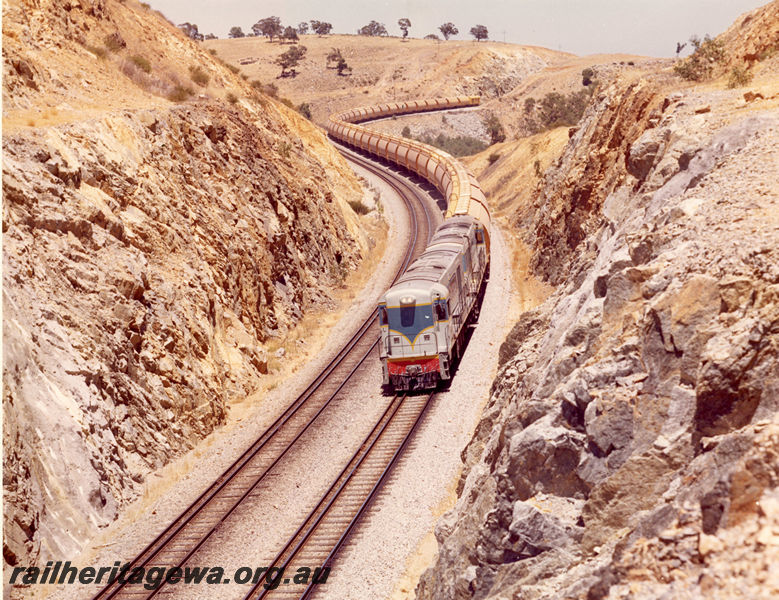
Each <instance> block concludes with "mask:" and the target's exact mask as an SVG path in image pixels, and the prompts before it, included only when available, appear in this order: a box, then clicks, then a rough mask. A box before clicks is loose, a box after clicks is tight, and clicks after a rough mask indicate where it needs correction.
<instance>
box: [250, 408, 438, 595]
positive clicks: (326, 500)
mask: <svg viewBox="0 0 779 600" xmlns="http://www.w3.org/2000/svg"><path fill="white" fill-rule="evenodd" d="M434 396H435V394H434V393H429V394H427V397H426V399H425V400H424V401H422V402H421V405H415V406H411V407H410V408H409V409H408V411H407V412H410V413H411V415H410V417H411V424H410V425H409V426H407V427H405V426H404V425H403V423H402V422H401V423H400V424H399V425H398V419H401V418H403V417H405V418H406V419H408V418H409V414H407V413H404V412H401V408H403V407H404V405H405V403H406V402H407V401H408V400H409V396H408V395H407V394H403V395H396V396H394V397H393V399H392V401H391V402H390V403H389V404H388V405H387V408H386V410H385V411H384V413H383V414H382V416H381V418H380V419H379V420H378V421H377V422H376V425H375V426H374V428H373V429H372V430H371V432H370V433H369V434H368V435H367V436H366V437H365V439H364V440H363V443H362V444H361V445H360V447H359V448H358V449H357V450H356V451H355V453H354V454H353V455H352V457H351V458H350V459H349V462H348V463H347V464H346V466H345V467H344V468H343V470H342V471H341V472H340V474H339V475H338V477H336V479H335V480H334V481H333V483H332V485H331V486H330V488H329V489H328V490H327V491H326V492H325V493H324V494H323V495H322V497H321V499H320V500H319V502H318V503H317V505H316V506H315V507H314V509H312V510H311V512H310V513H309V514H308V516H307V517H306V519H305V521H304V522H303V524H302V525H300V527H298V529H297V530H296V531H295V533H294V534H293V535H292V536H291V537H290V538H289V540H288V541H287V543H286V544H285V546H284V548H282V549H281V550H280V551H279V552H278V554H277V555H276V557H275V558H274V559H273V561H272V563H271V564H270V566H269V569H271V568H273V567H276V568H277V569H281V570H282V572H283V571H284V570H286V569H287V568H288V567H289V565H290V564H291V563H292V562H293V560H294V559H295V558H296V557H298V556H299V555H300V553H301V551H302V550H303V549H305V548H306V546H307V545H308V544H313V543H315V542H316V537H315V536H316V534H317V533H319V532H320V530H321V528H323V524H325V523H326V521H325V520H326V519H328V518H329V519H331V520H337V519H338V517H339V516H340V517H343V516H345V517H346V519H348V521H349V522H348V524H347V526H346V527H345V528H339V530H340V531H339V532H338V533H337V534H336V535H338V538H337V541H336V542H335V544H331V545H329V546H328V548H327V549H326V550H323V551H316V550H314V554H320V555H324V556H325V558H324V559H323V560H321V562H320V563H318V564H319V565H320V568H324V567H326V566H328V565H329V563H330V562H331V561H332V559H333V557H334V556H335V554H336V553H337V552H338V550H339V549H340V548H341V547H342V546H343V544H344V543H345V541H346V539H347V538H348V536H349V534H350V533H351V532H352V530H353V529H354V527H355V526H356V524H357V522H358V521H359V519H360V518H361V517H362V515H363V514H364V513H365V511H366V510H367V509H368V507H369V506H370V504H371V502H372V501H373V499H374V498H375V496H376V494H377V493H378V490H379V489H380V488H381V486H382V485H383V483H384V482H385V481H386V479H387V477H388V476H389V474H390V472H391V471H392V469H393V467H394V466H395V464H396V463H397V461H398V459H399V457H400V455H401V454H402V452H403V450H404V449H405V448H406V446H407V445H408V442H409V440H410V439H411V437H412V435H413V433H414V431H415V430H416V428H417V426H418V424H419V422H420V421H421V420H422V417H423V415H424V414H425V412H426V410H427V408H428V406H429V405H430V403H431V401H432V399H433V398H434ZM412 398H414V399H417V398H415V397H412ZM391 426H395V427H400V428H403V429H402V430H401V435H402V440H401V442H400V444H397V443H393V441H392V440H391V439H390V441H389V442H386V439H385V438H386V435H385V434H386V433H387V432H388V431H390V427H391ZM380 442H385V443H388V444H389V445H390V449H393V448H394V451H393V452H392V455H391V457H390V458H389V460H388V461H386V462H385V463H384V465H383V466H382V467H381V470H380V471H379V472H378V473H376V474H375V476H374V477H373V479H374V481H373V484H372V486H371V489H370V491H369V492H368V494H367V496H366V495H364V494H361V493H360V492H359V491H358V492H357V493H358V494H360V495H361V496H362V500H361V502H360V504H359V506H358V507H357V509H356V510H354V509H353V505H350V504H348V503H347V502H348V499H349V497H348V493H349V485H350V484H351V483H353V482H354V481H357V482H358V483H357V484H355V485H356V486H357V485H359V480H358V475H363V474H364V473H365V472H366V471H367V472H368V477H370V476H371V473H370V472H371V469H372V467H371V464H370V459H374V458H375V456H374V454H375V453H377V452H378V453H379V454H380V452H381V450H382V449H383V448H382V447H381V445H380ZM379 460H380V458H379ZM373 469H374V470H375V467H374V468H373ZM339 501H342V503H341V506H340V507H339V506H337V503H338V502H339ZM343 504H346V506H343ZM339 508H340V513H339ZM343 513H345V515H344V514H343ZM341 529H342V530H341ZM325 535H326V532H325ZM308 564H311V562H310V561H309V560H307V561H306V565H308ZM266 583H267V582H264V581H263V580H262V579H260V580H259V581H258V582H257V583H256V584H254V585H253V586H252V588H251V589H250V590H249V591H248V592H247V593H246V594H245V595H244V600H249V599H252V600H264V599H265V598H267V597H268V596H269V595H272V594H273V593H288V592H289V591H290V590H289V588H276V589H275V590H274V589H271V588H270V587H268V586H267V585H266ZM315 585H316V584H315V583H313V582H311V583H309V584H308V586H307V587H306V588H304V590H303V591H302V595H301V596H300V598H306V597H308V596H309V595H310V594H311V593H312V591H313V590H314V589H315Z"/></svg>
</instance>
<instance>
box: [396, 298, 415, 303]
mask: <svg viewBox="0 0 779 600" xmlns="http://www.w3.org/2000/svg"><path fill="white" fill-rule="evenodd" d="M415 302H416V298H414V296H403V297H402V298H401V299H400V303H401V304H414V303H415Z"/></svg>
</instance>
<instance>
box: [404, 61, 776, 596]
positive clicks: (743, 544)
mask: <svg viewBox="0 0 779 600" xmlns="http://www.w3.org/2000/svg"><path fill="white" fill-rule="evenodd" d="M764 72H766V73H768V75H766V77H764V78H762V79H760V80H757V79H756V85H757V86H758V89H760V90H763V96H765V99H764V100H758V101H755V102H753V103H745V102H744V100H743V99H742V92H743V91H744V90H738V91H726V90H722V89H715V88H712V87H709V88H696V89H690V88H688V89H685V90H684V91H683V92H674V91H673V90H672V89H669V87H668V82H667V80H665V79H663V78H662V77H655V78H652V79H651V80H644V81H619V82H615V83H614V84H612V85H611V86H610V87H608V88H606V89H604V90H603V92H602V93H601V94H600V96H599V97H598V98H597V99H596V101H595V103H594V104H593V105H592V106H591V107H590V109H588V112H587V113H586V115H585V118H584V120H583V121H582V123H581V124H580V128H579V129H578V131H575V132H573V135H572V138H571V140H570V143H569V145H568V146H567V148H566V149H565V151H564V152H563V154H562V156H561V157H560V159H559V161H558V162H557V163H556V164H555V165H553V166H552V167H551V168H550V169H549V170H548V171H547V172H546V174H545V177H544V180H543V182H542V184H541V185H540V186H539V188H538V190H537V192H536V195H535V199H534V204H533V205H531V206H529V207H528V208H527V209H525V210H524V211H522V212H521V214H520V215H518V220H517V227H518V229H520V231H521V232H522V233H521V235H522V236H523V237H524V238H525V240H526V241H528V242H529V243H530V244H531V245H532V247H533V248H534V249H535V255H534V258H533V263H532V264H533V268H534V271H535V273H536V274H537V275H538V276H540V277H542V278H543V279H545V280H547V281H549V282H552V283H554V284H556V286H557V289H556V292H555V293H554V294H553V295H552V297H550V298H549V300H548V301H547V302H546V303H545V304H543V305H542V306H540V307H538V308H537V309H536V310H534V311H532V312H528V313H525V314H524V315H523V317H522V319H521V320H520V322H519V323H517V324H516V326H515V327H514V329H513V330H512V332H511V334H510V335H509V337H508V339H507V340H506V342H505V344H504V345H503V347H502V348H501V360H502V367H501V369H500V371H499V374H498V377H497V378H496V380H495V383H494V385H493V389H492V393H491V397H490V401H489V404H488V406H487V408H486V410H485V414H484V417H483V420H482V422H481V423H480V425H479V427H478V429H477V431H476V433H475V435H474V438H473V440H472V442H471V443H470V444H469V446H468V447H467V448H466V449H465V450H464V452H463V459H464V460H465V463H466V469H465V471H464V474H463V477H462V480H461V482H460V486H459V490H458V491H459V494H458V495H459V499H458V502H457V505H456V507H455V508H454V509H453V510H452V511H451V512H449V513H448V514H447V515H446V516H445V517H444V518H443V519H442V521H441V522H440V524H439V526H438V527H437V529H436V537H437V539H438V542H439V556H438V559H437V562H436V564H435V565H434V566H433V567H432V568H431V569H429V570H428V571H427V572H426V573H425V575H424V576H423V577H422V579H421V581H420V583H419V586H418V588H417V597H418V598H424V599H427V598H495V599H497V598H523V599H530V598H533V599H535V598H586V599H588V600H591V599H595V598H604V597H611V598H623V597H630V598H658V597H666V596H667V597H674V598H687V597H689V598H697V597H722V598H732V597H735V596H736V595H739V596H744V597H754V598H768V597H773V596H775V595H776V594H777V593H779V581H777V579H776V574H775V572H774V571H773V570H772V565H775V564H776V562H777V560H779V489H778V487H777V486H779V460H777V459H778V458H779V416H777V415H778V414H779V411H778V410H777V409H778V408H779V361H778V360H777V359H778V358H779V251H778V250H777V248H779V188H777V186H776V182H775V165H776V164H778V163H779V152H778V151H777V147H779V118H777V116H776V115H777V113H776V107H777V98H778V97H779V96H777V95H776V91H777V86H776V81H775V75H770V73H771V72H775V70H774V68H773V67H770V65H769V66H766V69H765V71H764ZM761 86H762V87H761ZM524 223H527V224H528V225H526V226H525V229H524V230H522V229H521V228H522V226H523V224H524Z"/></svg>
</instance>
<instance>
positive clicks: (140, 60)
mask: <svg viewBox="0 0 779 600" xmlns="http://www.w3.org/2000/svg"><path fill="white" fill-rule="evenodd" d="M130 61H131V62H132V63H133V64H134V65H135V66H136V67H138V68H139V69H140V70H141V71H143V72H144V73H151V63H150V62H149V60H148V59H147V58H145V57H143V56H141V55H140V54H135V55H133V56H131V57H130Z"/></svg>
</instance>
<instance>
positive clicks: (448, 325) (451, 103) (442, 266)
mask: <svg viewBox="0 0 779 600" xmlns="http://www.w3.org/2000/svg"><path fill="white" fill-rule="evenodd" d="M478 104H479V97H478V96H464V97H457V98H438V99H433V100H416V101H412V102H401V103H393V104H382V105H380V106H373V107H366V108H357V109H353V110H350V111H347V112H344V113H340V114H337V115H332V116H331V117H330V121H329V124H328V128H327V129H328V133H329V134H330V135H331V136H332V137H334V138H336V139H338V140H340V141H342V142H345V143H347V144H349V145H351V146H355V147H357V148H360V149H362V150H365V151H367V152H369V153H371V154H374V155H375V156H378V157H381V158H383V159H386V160H388V161H390V162H393V163H395V164H397V165H399V166H401V167H404V168H406V169H408V170H410V171H412V172H414V173H416V174H418V175H420V176H421V177H423V178H424V179H426V180H427V181H429V182H430V183H432V184H433V185H434V186H435V187H436V188H437V189H438V190H439V191H440V192H441V193H442V194H443V196H444V198H445V199H446V200H447V209H446V214H445V218H444V222H443V223H442V224H441V225H440V226H439V227H438V229H436V231H435V233H434V234H433V237H432V238H431V240H430V243H429V244H428V246H427V248H426V249H425V251H424V252H423V253H422V255H421V256H420V257H419V258H417V259H416V260H415V261H414V262H413V263H412V264H411V265H410V266H409V267H408V269H406V272H405V273H404V274H403V275H402V276H401V277H400V278H399V279H398V281H397V282H396V283H395V284H394V285H393V286H392V287H391V288H390V289H389V290H387V292H386V293H385V294H384V295H383V296H382V297H381V299H380V300H379V306H378V312H379V325H380V329H381V341H380V344H381V345H380V357H381V363H382V372H383V383H384V385H385V386H386V387H388V388H394V389H396V390H411V389H424V388H432V387H435V386H436V385H438V383H439V381H447V380H450V379H451V377H452V373H453V368H454V366H455V365H456V363H457V360H458V359H459V357H460V355H461V353H462V347H463V343H464V338H465V334H466V331H467V325H468V324H470V323H472V322H474V321H475V320H476V318H477V316H478V311H479V306H480V296H481V294H482V292H483V289H484V284H485V282H486V274H487V272H488V269H489V259H490V232H489V226H490V214H489V210H488V209H487V201H486V199H485V197H484V193H483V192H482V190H481V188H480V187H479V183H478V181H477V180H476V178H475V177H474V176H473V175H471V173H469V172H468V170H467V169H466V168H465V167H464V166H463V165H462V164H461V163H460V162H459V161H458V160H456V159H455V158H454V157H452V156H451V155H449V154H448V153H446V152H444V151H442V150H438V149H437V148H433V147H432V146H429V145H427V144H423V143H420V142H416V141H413V140H409V139H406V138H403V137H398V136H394V135H389V134H386V133H379V132H376V131H371V130H370V129H367V128H366V127H363V126H360V125H357V123H360V122H363V121H368V120H372V119H379V118H384V117H388V116H392V115H399V114H409V113H415V112H425V111H432V110H442V109H451V108H460V107H467V106H476V105H478Z"/></svg>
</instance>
